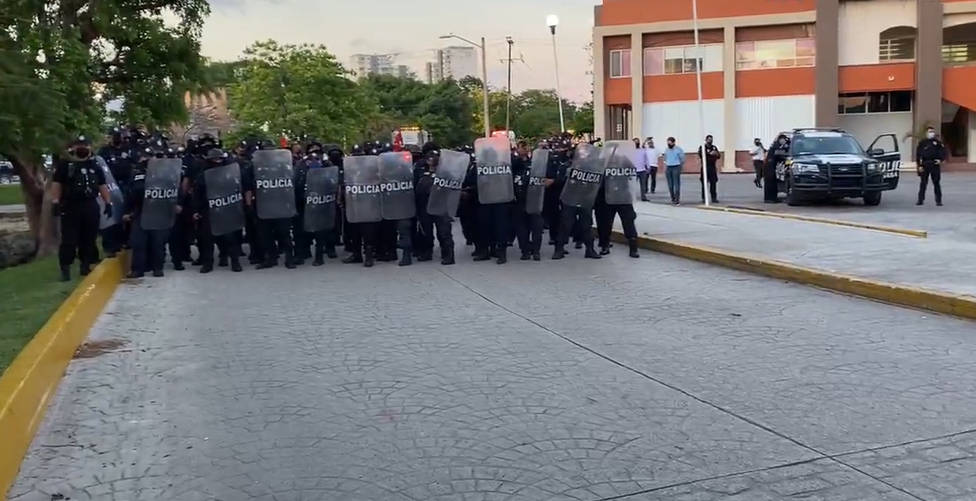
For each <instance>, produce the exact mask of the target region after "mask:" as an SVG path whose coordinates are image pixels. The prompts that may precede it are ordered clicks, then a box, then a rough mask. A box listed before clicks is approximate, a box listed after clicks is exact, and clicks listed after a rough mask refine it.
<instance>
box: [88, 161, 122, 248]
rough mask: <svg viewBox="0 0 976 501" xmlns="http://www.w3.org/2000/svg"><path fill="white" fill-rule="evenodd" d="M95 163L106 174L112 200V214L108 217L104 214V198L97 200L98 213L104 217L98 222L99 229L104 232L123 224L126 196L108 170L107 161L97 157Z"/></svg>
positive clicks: (106, 182) (107, 186)
mask: <svg viewBox="0 0 976 501" xmlns="http://www.w3.org/2000/svg"><path fill="white" fill-rule="evenodd" d="M95 161H96V162H97V163H98V166H99V167H101V168H102V172H103V173H105V187H106V188H108V194H109V198H110V199H111V200H112V214H111V215H109V216H106V215H105V212H104V211H105V201H104V200H102V197H98V198H97V199H96V200H98V213H99V214H101V215H102V219H101V220H100V221H99V222H98V229H100V230H104V229H105V228H108V227H110V226H115V225H117V224H119V223H121V222H122V210H123V208H124V207H123V206H124V205H125V196H124V195H123V194H122V189H121V188H119V184H118V183H116V182H115V176H113V175H112V170H111V169H109V168H108V164H107V163H105V160H104V159H103V158H102V157H95Z"/></svg>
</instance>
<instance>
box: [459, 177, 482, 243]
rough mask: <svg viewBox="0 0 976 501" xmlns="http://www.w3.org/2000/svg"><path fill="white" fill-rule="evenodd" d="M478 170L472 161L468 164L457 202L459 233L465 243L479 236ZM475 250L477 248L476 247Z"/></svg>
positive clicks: (475, 240)
mask: <svg viewBox="0 0 976 501" xmlns="http://www.w3.org/2000/svg"><path fill="white" fill-rule="evenodd" d="M477 186H478V172H477V170H476V168H475V165H474V161H473V160H472V162H471V165H469V166H468V172H467V173H466V174H465V176H464V183H463V184H462V188H461V202H460V204H458V219H460V220H461V234H462V235H464V240H465V243H466V244H467V245H474V244H475V242H477V241H478V239H479V238H480V237H479V236H478V234H479V232H480V231H481V229H480V228H479V227H478V207H479V206H480V205H481V204H480V203H478V189H477ZM476 250H477V249H476Z"/></svg>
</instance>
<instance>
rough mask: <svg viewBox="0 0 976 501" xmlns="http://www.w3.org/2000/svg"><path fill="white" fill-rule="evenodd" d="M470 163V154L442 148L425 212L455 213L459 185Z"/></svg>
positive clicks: (459, 190) (431, 213) (459, 195)
mask: <svg viewBox="0 0 976 501" xmlns="http://www.w3.org/2000/svg"><path fill="white" fill-rule="evenodd" d="M470 164H471V155H468V154H467V153H461V152H459V151H451V150H442V151H441V159H440V163H439V164H438V165H437V171H436V172H434V185H433V186H432V187H431V189H430V199H428V200H427V213H428V214H430V215H431V216H449V217H454V216H455V215H457V210H458V203H460V202H461V186H462V185H463V184H464V177H465V176H466V175H467V173H468V166H469V165H470Z"/></svg>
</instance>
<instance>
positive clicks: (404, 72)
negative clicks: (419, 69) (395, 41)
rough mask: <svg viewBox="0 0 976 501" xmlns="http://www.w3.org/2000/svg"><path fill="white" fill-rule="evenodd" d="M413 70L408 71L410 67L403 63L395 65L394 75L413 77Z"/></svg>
mask: <svg viewBox="0 0 976 501" xmlns="http://www.w3.org/2000/svg"><path fill="white" fill-rule="evenodd" d="M412 73H413V72H411V71H410V67H408V66H407V65H405V64H400V65H397V67H396V76H398V77H400V78H413V74H412Z"/></svg>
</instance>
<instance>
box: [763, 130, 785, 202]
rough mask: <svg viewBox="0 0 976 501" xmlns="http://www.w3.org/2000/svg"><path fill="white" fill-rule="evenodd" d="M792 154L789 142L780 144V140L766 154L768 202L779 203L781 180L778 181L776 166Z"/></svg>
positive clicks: (765, 176) (764, 171) (765, 189)
mask: <svg viewBox="0 0 976 501" xmlns="http://www.w3.org/2000/svg"><path fill="white" fill-rule="evenodd" d="M789 154H790V143H789V141H787V142H785V143H783V144H780V142H779V140H777V141H776V143H775V144H773V145H772V146H770V147H769V150H768V151H767V152H766V165H765V167H764V169H763V194H764V198H765V200H766V202H769V203H775V202H778V201H779V180H778V179H776V166H778V165H779V164H780V163H781V162H784V161H785V160H786V157H788V156H789Z"/></svg>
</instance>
